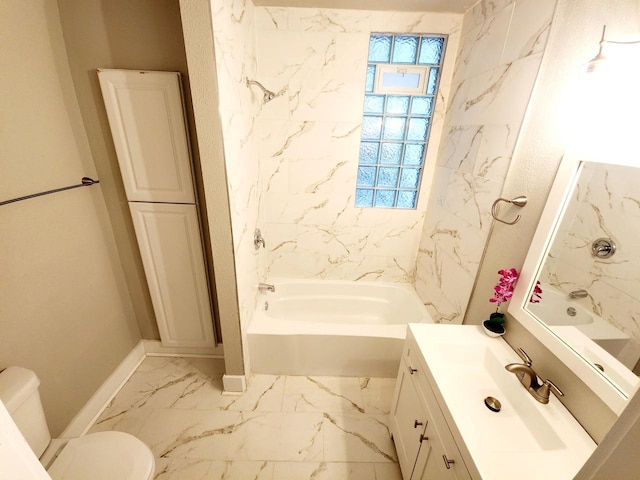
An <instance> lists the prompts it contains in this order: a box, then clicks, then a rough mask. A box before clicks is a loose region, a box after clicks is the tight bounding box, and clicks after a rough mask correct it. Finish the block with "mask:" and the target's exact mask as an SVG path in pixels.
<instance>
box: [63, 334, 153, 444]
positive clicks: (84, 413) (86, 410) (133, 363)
mask: <svg viewBox="0 0 640 480" xmlns="http://www.w3.org/2000/svg"><path fill="white" fill-rule="evenodd" d="M144 357H145V349H144V345H143V343H142V341H141V342H140V343H138V345H136V346H135V347H134V348H133V350H131V352H130V353H129V354H128V355H127V356H126V357H125V359H124V360H122V362H120V365H118V366H117V367H116V369H115V370H114V371H113V373H112V374H111V375H109V377H108V378H107V379H106V380H105V381H104V383H103V384H102V385H100V388H98V390H97V391H96V393H94V394H93V396H92V397H91V398H90V399H89V401H88V402H87V403H86V404H85V405H84V407H82V409H81V410H80V412H78V414H77V415H76V416H75V417H74V418H73V420H71V423H69V425H68V426H67V428H66V429H65V430H64V432H62V435H60V438H74V437H79V436H81V435H84V434H85V433H87V431H88V430H89V428H91V426H92V425H93V423H94V422H95V421H96V420H97V419H98V417H99V416H100V414H101V413H102V411H103V410H104V409H105V408H106V406H107V405H109V402H111V400H112V399H113V397H115V396H116V394H117V393H118V392H119V391H120V389H121V388H122V386H123V385H124V384H125V382H126V381H127V380H129V377H131V375H133V372H135V371H136V368H138V365H140V363H141V362H142V360H144Z"/></svg>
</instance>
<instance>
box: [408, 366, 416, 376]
mask: <svg viewBox="0 0 640 480" xmlns="http://www.w3.org/2000/svg"><path fill="white" fill-rule="evenodd" d="M417 371H418V369H417V368H413V367H411V366H410V367H409V375H413V374H414V373H416V372H417Z"/></svg>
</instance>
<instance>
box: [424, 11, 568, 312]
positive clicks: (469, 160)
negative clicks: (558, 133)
mask: <svg viewBox="0 0 640 480" xmlns="http://www.w3.org/2000/svg"><path fill="white" fill-rule="evenodd" d="M555 4H556V0H516V1H509V0H484V1H482V2H480V3H479V4H477V5H476V6H475V7H474V8H473V9H472V10H470V11H469V12H467V13H466V14H465V16H464V23H463V27H462V36H461V39H460V49H459V51H458V57H457V59H456V66H455V70H454V76H453V81H452V84H451V95H450V98H449V101H448V103H447V107H446V114H445V119H444V128H443V135H442V137H443V138H442V141H441V144H440V150H439V152H438V160H437V166H436V169H435V174H434V176H433V186H432V190H431V198H430V200H429V205H428V208H427V211H426V217H425V222H424V228H423V231H422V236H421V239H420V245H419V252H418V258H417V264H416V281H415V286H416V290H417V291H418V294H419V295H420V297H421V298H422V300H423V301H424V302H425V305H426V306H427V308H428V310H429V313H430V314H431V316H432V317H433V319H434V320H435V321H436V322H443V323H462V321H463V318H464V312H465V310H466V307H467V303H468V301H469V297H470V295H471V291H472V289H473V283H474V280H475V277H476V274H477V271H478V268H479V265H480V260H481V258H482V252H483V250H484V246H485V243H486V240H487V237H488V234H489V230H490V227H491V224H492V219H491V216H490V213H491V212H490V211H491V205H492V203H493V201H494V200H495V199H496V198H498V197H500V196H501V192H502V186H503V184H504V179H505V176H506V173H507V170H508V168H509V163H510V161H511V156H512V155H513V150H514V147H515V143H516V139H517V136H518V133H519V131H520V126H521V124H522V121H523V118H524V114H525V110H526V107H527V104H528V101H529V97H530V95H531V91H532V88H533V85H534V81H535V78H536V75H537V73H538V69H539V67H540V62H541V60H542V53H543V50H544V47H545V45H546V40H547V36H548V33H549V30H550V27H551V20H552V17H553V12H554V9H555ZM497 228H509V227H508V226H502V225H500V224H498V227H497ZM507 267H508V265H507ZM496 278H497V277H496ZM479 294H482V292H479ZM485 294H486V297H487V299H488V298H489V297H490V296H491V295H492V291H487V292H486V293H485ZM487 309H489V303H488V302H487Z"/></svg>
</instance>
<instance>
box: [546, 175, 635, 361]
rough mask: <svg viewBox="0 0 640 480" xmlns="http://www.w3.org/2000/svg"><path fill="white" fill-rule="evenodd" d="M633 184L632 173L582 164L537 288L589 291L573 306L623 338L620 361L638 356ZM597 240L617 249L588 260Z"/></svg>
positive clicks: (633, 176) (633, 177) (567, 291)
mask: <svg viewBox="0 0 640 480" xmlns="http://www.w3.org/2000/svg"><path fill="white" fill-rule="evenodd" d="M639 182H640V169H638V168H634V167H622V166H613V165H602V164H594V163H591V164H586V166H585V168H584V170H583V171H582V173H581V175H580V179H579V181H578V184H577V187H576V190H575V192H574V195H573V197H572V200H571V202H570V203H569V206H568V208H567V211H566V213H565V216H564V218H563V220H562V222H561V224H560V227H559V229H558V233H557V235H556V238H555V239H554V243H553V245H552V248H551V250H550V252H549V256H548V257H547V260H546V262H545V265H544V268H543V271H542V274H541V277H542V282H543V283H548V284H551V285H554V286H556V287H557V288H558V289H560V290H562V291H564V292H566V293H569V292H571V291H573V290H578V289H584V290H586V291H587V292H589V296H588V297H587V298H584V299H577V300H575V301H576V302H580V303H582V304H583V306H584V307H586V308H587V309H589V310H592V311H593V312H594V313H596V314H597V315H598V316H600V317H602V318H604V319H605V320H606V321H608V322H609V323H611V324H612V325H614V326H615V327H617V328H618V329H619V330H622V331H623V332H625V333H626V334H627V335H629V337H630V338H631V339H632V342H630V344H629V345H627V347H626V348H625V351H623V352H621V355H622V357H621V360H625V355H628V356H629V357H630V358H632V359H635V360H637V355H638V353H640V256H639V255H638V249H637V248H635V247H636V245H637V243H638V238H640V193H638V189H637V185H638V183H639ZM602 237H607V238H611V239H613V240H614V241H615V242H616V245H617V250H616V253H615V254H614V255H613V256H612V257H610V258H608V259H598V258H596V257H594V256H592V255H591V244H592V242H593V241H594V240H596V239H598V238H602ZM543 299H544V292H543ZM633 363H635V362H633ZM631 366H633V365H631Z"/></svg>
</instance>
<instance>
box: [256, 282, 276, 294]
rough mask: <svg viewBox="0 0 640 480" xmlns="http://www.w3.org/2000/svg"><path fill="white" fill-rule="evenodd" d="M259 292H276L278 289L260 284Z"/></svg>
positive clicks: (266, 284)
mask: <svg viewBox="0 0 640 480" xmlns="http://www.w3.org/2000/svg"><path fill="white" fill-rule="evenodd" d="M258 291H259V292H275V291H276V287H275V286H274V285H270V284H268V283H260V284H258Z"/></svg>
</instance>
